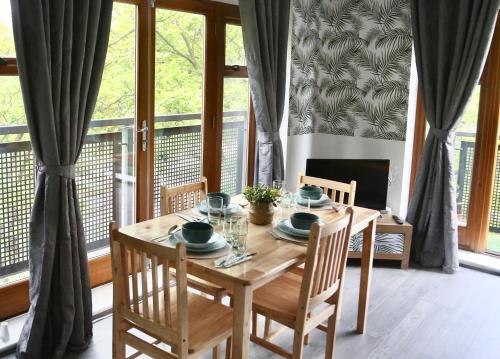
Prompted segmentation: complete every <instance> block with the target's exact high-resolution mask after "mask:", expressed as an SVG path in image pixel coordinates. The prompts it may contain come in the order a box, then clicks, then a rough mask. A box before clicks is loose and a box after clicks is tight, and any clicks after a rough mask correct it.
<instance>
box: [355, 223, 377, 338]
mask: <svg viewBox="0 0 500 359" xmlns="http://www.w3.org/2000/svg"><path fill="white" fill-rule="evenodd" d="M375 228H376V220H373V221H371V222H370V223H369V224H368V227H366V228H365V229H364V230H363V248H362V252H361V276H360V282H359V301H358V325H357V330H356V331H357V332H358V333H359V334H363V333H364V332H365V330H366V320H367V316H368V297H369V294H370V282H371V278H370V277H371V273H372V266H373V245H374V242H375Z"/></svg>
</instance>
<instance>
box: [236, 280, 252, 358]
mask: <svg viewBox="0 0 500 359" xmlns="http://www.w3.org/2000/svg"><path fill="white" fill-rule="evenodd" d="M233 295H234V296H233V298H234V306H233V340H232V342H233V348H232V352H233V356H232V357H233V359H246V358H248V357H249V355H248V351H249V350H250V316H251V311H252V288H251V287H250V286H248V285H243V284H235V286H234V293H233Z"/></svg>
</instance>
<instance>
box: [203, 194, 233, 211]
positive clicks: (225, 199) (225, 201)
mask: <svg viewBox="0 0 500 359" xmlns="http://www.w3.org/2000/svg"><path fill="white" fill-rule="evenodd" d="M210 197H221V198H222V204H223V205H224V207H227V206H229V202H231V196H230V195H228V194H227V193H224V192H208V194H207V200H210Z"/></svg>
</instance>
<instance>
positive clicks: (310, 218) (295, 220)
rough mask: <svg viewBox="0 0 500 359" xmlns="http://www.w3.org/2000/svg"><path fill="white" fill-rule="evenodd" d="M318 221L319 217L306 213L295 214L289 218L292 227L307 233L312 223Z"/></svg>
mask: <svg viewBox="0 0 500 359" xmlns="http://www.w3.org/2000/svg"><path fill="white" fill-rule="evenodd" d="M317 221H319V217H318V216H317V215H315V214H312V213H308V212H297V213H294V214H292V215H291V216H290V222H292V226H293V227H294V228H297V229H302V230H304V231H308V230H310V229H311V226H312V224H313V223H314V222H317Z"/></svg>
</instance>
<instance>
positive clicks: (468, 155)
mask: <svg viewBox="0 0 500 359" xmlns="http://www.w3.org/2000/svg"><path fill="white" fill-rule="evenodd" d="M475 146H476V142H475V134H473V133H464V132H459V133H457V136H456V140H455V151H458V153H457V154H458V158H459V165H458V168H459V170H458V175H457V208H458V212H459V214H460V215H461V216H462V217H463V218H464V219H466V218H467V215H468V212H469V199H470V186H471V180H472V173H473V170H474V167H473V163H474V149H475ZM490 232H495V233H500V146H498V152H497V162H496V172H495V181H494V184H493V200H492V203H491V211H490Z"/></svg>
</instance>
